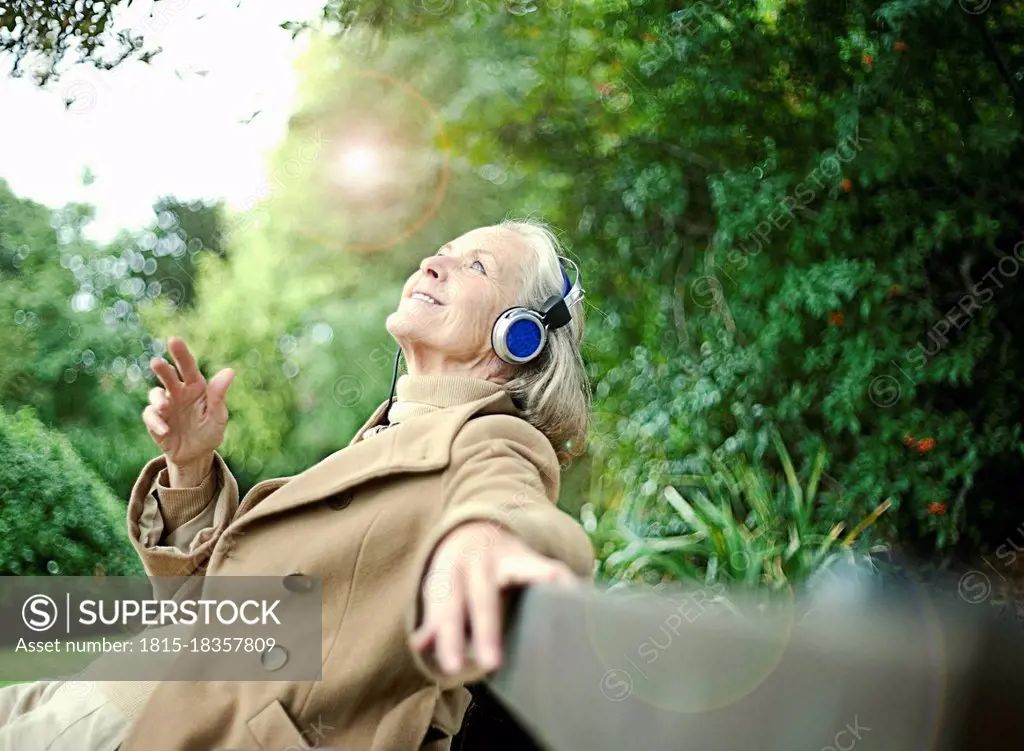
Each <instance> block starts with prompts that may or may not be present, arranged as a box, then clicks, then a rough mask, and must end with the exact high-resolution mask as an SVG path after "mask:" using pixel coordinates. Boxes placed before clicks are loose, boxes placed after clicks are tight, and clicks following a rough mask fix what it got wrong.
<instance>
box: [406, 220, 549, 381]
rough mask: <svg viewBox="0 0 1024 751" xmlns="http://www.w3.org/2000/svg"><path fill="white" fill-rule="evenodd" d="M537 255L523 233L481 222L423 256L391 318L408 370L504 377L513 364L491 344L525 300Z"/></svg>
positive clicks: (502, 378)
mask: <svg viewBox="0 0 1024 751" xmlns="http://www.w3.org/2000/svg"><path fill="white" fill-rule="evenodd" d="M532 254H533V251H532V250H531V249H530V246H529V245H528V244H527V243H526V241H525V240H524V239H523V238H522V236H520V235H519V234H518V233H517V232H514V231H512V230H509V229H503V228H500V227H480V228H478V229H474V230H472V231H470V232H467V233H466V234H464V235H462V236H461V237H457V238H455V239H454V240H452V241H451V242H450V243H447V244H446V245H444V246H443V247H442V248H440V249H439V250H438V251H437V253H436V254H435V255H431V256H428V257H427V258H425V259H424V260H423V262H422V263H421V264H420V268H419V270H418V271H417V272H416V273H415V274H413V275H412V276H411V277H410V278H409V280H408V281H407V282H406V283H405V287H404V288H403V289H402V299H401V301H400V302H399V305H398V309H397V310H396V311H395V312H394V313H392V314H391V315H390V316H388V319H387V329H388V331H389V332H390V333H391V335H392V336H393V337H395V339H396V340H397V341H398V343H399V345H400V346H401V347H402V350H403V352H404V354H405V359H406V363H407V365H408V368H409V372H410V373H412V374H417V373H419V374H425V373H432V374H440V373H460V374H463V375H471V376H474V377H477V378H485V379H488V380H498V381H502V380H506V379H507V376H508V372H507V370H508V369H507V367H506V366H504V364H503V363H502V362H501V360H499V359H498V357H497V355H495V354H494V350H493V349H492V348H491V327H492V326H493V324H494V321H495V319H497V317H498V316H499V315H501V313H502V312H503V311H505V310H507V309H508V308H511V307H513V306H514V305H517V304H519V302H520V300H519V298H520V297H521V294H520V287H521V284H522V279H523V271H524V269H525V268H526V264H527V263H529V261H530V257H531V255H532Z"/></svg>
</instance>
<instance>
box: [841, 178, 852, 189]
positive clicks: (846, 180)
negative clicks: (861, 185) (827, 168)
mask: <svg viewBox="0 0 1024 751" xmlns="http://www.w3.org/2000/svg"><path fill="white" fill-rule="evenodd" d="M839 187H840V188H842V189H843V191H844V192H845V193H849V192H850V191H851V190H853V183H852V182H850V178H848V177H844V178H843V179H842V180H840V181H839Z"/></svg>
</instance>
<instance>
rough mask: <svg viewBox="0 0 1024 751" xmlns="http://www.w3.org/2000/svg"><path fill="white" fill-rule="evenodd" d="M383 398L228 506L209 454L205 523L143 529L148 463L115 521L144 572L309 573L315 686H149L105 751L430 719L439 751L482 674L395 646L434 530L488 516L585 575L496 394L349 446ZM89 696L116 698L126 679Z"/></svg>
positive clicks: (406, 742) (320, 734) (292, 743)
mask: <svg viewBox="0 0 1024 751" xmlns="http://www.w3.org/2000/svg"><path fill="white" fill-rule="evenodd" d="M384 406H385V405H381V406H380V407H379V408H378V409H377V410H376V412H375V413H374V415H373V416H372V417H371V418H370V419H369V420H368V421H367V422H366V424H365V425H364V426H363V427H362V429H360V431H359V432H358V433H357V434H356V437H355V438H354V439H353V440H352V442H351V443H350V444H349V445H348V447H346V448H345V449H342V450H340V451H338V452H336V453H334V454H332V455H330V456H329V457H327V458H326V459H324V460H323V461H321V462H320V463H319V464H317V465H315V466H313V467H311V468H310V469H308V470H306V471H305V472H303V473H301V474H299V475H296V476H294V477H291V478H276V479H271V480H265V481H263V482H260V483H259V484H257V485H256V486H255V487H253V488H252V490H250V491H249V493H248V494H247V495H246V496H245V498H243V499H242V501H241V504H239V502H238V488H237V483H236V482H235V479H234V478H233V477H232V476H231V474H230V472H229V471H228V469H227V466H226V465H225V463H224V461H223V459H222V458H221V456H220V455H219V454H217V455H216V456H215V460H214V473H213V475H214V480H215V482H216V485H215V486H214V488H213V489H211V491H210V492H211V493H213V492H216V494H217V496H216V500H215V503H214V504H213V507H214V508H215V512H216V513H215V514H214V513H213V512H212V511H211V515H212V518H213V526H212V527H207V528H206V529H205V530H200V529H198V527H200V526H202V525H201V524H193V526H194V527H196V528H193V529H189V528H188V525H187V524H186V525H185V526H184V527H183V528H180V529H176V530H174V534H173V535H167V534H162V535H161V534H159V532H160V530H159V529H158V530H157V534H155V535H154V534H152V533H151V532H149V533H147V527H149V526H151V523H152V522H153V520H152V519H142V517H143V515H144V514H145V513H150V512H148V511H147V509H152V508H153V497H152V496H151V494H152V493H153V492H154V489H155V488H156V479H157V476H158V475H161V471H162V470H163V469H164V468H165V466H166V465H165V460H164V459H163V457H159V458H156V459H154V460H152V461H151V462H149V463H148V464H147V465H146V466H145V468H144V469H143V471H142V473H141V475H140V477H139V479H138V481H137V482H136V484H135V486H134V489H133V492H132V497H131V500H130V502H129V506H128V529H129V534H130V536H131V538H132V542H133V544H134V545H135V547H136V549H137V550H138V552H139V555H140V556H141V557H142V560H143V563H144V565H145V567H146V570H147V572H148V573H149V574H150V575H152V576H179V575H183V574H188V575H193V574H194V575H203V574H204V573H205V575H206V576H207V577H212V576H223V575H231V576H243V575H244V576H279V577H282V579H283V577H285V576H288V575H290V574H295V573H301V574H305V575H307V576H310V577H319V578H320V580H321V582H322V583H323V620H322V639H323V644H322V655H323V664H322V675H323V679H322V680H321V681H306V682H285V681H276V682H275V681H272V680H268V681H266V682H262V681H261V682H245V683H232V682H222V683H212V682H211V683H198V682H191V683H188V682H165V683H161V684H158V685H156V686H155V687H153V693H152V695H151V696H150V698H149V699H148V700H147V701H146V702H145V703H144V704H143V705H142V706H141V708H139V709H138V711H137V713H136V716H135V721H134V722H133V724H132V728H131V729H130V731H129V733H128V736H127V738H126V739H125V740H124V743H123V744H122V746H121V747H120V751H160V750H161V749H168V751H170V750H171V749H174V750H175V751H177V750H179V749H204V750H205V749H217V748H233V749H252V748H263V749H278V750H279V751H281V750H283V749H286V748H295V749H302V748H308V747H310V746H316V747H320V748H342V749H360V751H410V750H412V749H417V748H420V747H421V742H422V740H423V738H424V737H425V736H426V735H427V733H428V730H430V728H431V727H433V728H434V729H435V730H433V731H432V733H431V735H432V736H435V735H436V734H437V731H438V730H440V731H441V733H442V734H443V735H444V736H445V737H443V738H441V739H440V740H438V741H434V742H432V743H430V744H429V745H426V746H422V747H423V748H429V749H432V750H435V749H436V750H438V751H440V749H447V748H449V746H450V742H451V741H450V736H452V735H454V734H455V733H456V732H458V729H459V728H460V726H461V723H462V717H463V714H464V712H465V710H466V708H467V705H468V703H469V698H470V696H469V692H468V691H467V690H466V689H465V688H464V686H463V685H462V684H464V683H468V682H473V681H475V680H479V679H480V678H482V677H483V676H484V673H483V671H480V670H479V669H477V668H473V667H470V668H467V669H466V670H465V671H463V672H462V673H460V674H459V675H458V676H455V677H454V678H452V677H445V676H443V675H442V674H441V673H440V672H439V671H438V670H437V667H436V665H435V664H434V662H433V660H432V659H429V658H428V659H423V658H421V656H420V655H417V654H414V653H413V652H412V651H411V650H410V649H409V647H408V645H407V641H406V640H407V637H408V635H409V633H410V632H411V630H412V629H413V628H414V627H415V625H416V621H417V618H418V604H419V590H420V585H421V580H422V575H423V572H424V569H425V566H426V564H427V562H428V558H429V556H430V553H431V552H432V551H433V549H434V547H435V546H436V544H437V543H438V542H439V541H440V539H441V537H442V536H443V535H444V534H445V533H446V532H448V531H449V530H451V529H452V528H453V527H455V526H456V525H458V524H460V523H462V522H466V521H469V520H474V519H487V520H494V521H497V522H500V523H501V524H503V525H504V526H506V527H507V528H509V529H510V530H511V531H513V532H515V533H516V534H518V535H520V536H521V537H522V538H523V539H524V540H525V541H526V542H527V544H528V545H529V546H530V547H531V548H533V549H534V550H536V551H538V552H539V553H541V554H543V555H546V556H549V557H552V558H556V559H559V560H562V561H564V562H565V563H566V564H568V565H569V567H570V568H571V569H572V570H573V571H575V572H576V573H577V574H578V575H580V576H582V577H585V578H589V577H590V576H591V575H592V572H593V557H592V547H591V545H590V541H589V539H588V537H587V535H586V533H585V532H584V531H583V529H582V528H581V527H580V526H579V525H578V524H577V523H576V522H575V520H573V518H572V517H570V516H569V515H568V514H566V513H564V512H562V511H560V510H559V509H557V508H556V506H555V501H556V499H557V498H558V491H559V469H560V468H559V465H558V462H557V459H556V457H555V453H554V451H553V449H552V447H551V444H550V443H549V442H548V441H547V439H546V438H545V437H544V436H543V435H542V434H541V433H540V432H539V431H537V430H536V429H535V428H533V427H532V426H531V425H529V424H528V423H527V422H526V421H524V420H523V419H521V418H520V417H518V416H516V411H515V407H514V406H513V404H512V402H511V400H510V399H509V397H508V396H507V395H506V394H505V393H504V392H503V391H502V392H498V393H496V394H493V395H490V396H487V397H485V398H481V399H477V400H476V401H472V402H469V403H465V404H462V405H459V406H455V407H448V408H445V409H442V410H440V411H436V412H433V413H431V414H428V415H423V416H419V417H415V418H413V419H410V420H407V421H404V422H402V423H400V424H398V425H394V426H392V427H390V428H388V429H386V430H384V431H383V432H380V433H378V434H377V435H373V436H372V437H368V438H366V439H364V440H360V436H361V435H362V434H363V432H364V431H366V430H367V428H370V427H372V426H374V425H376V424H377V423H378V421H379V420H381V418H382V415H383V408H384ZM193 492H194V491H193ZM164 503H165V504H166V499H164ZM194 511H195V509H190V510H189V513H190V514H191V513H193V512H194ZM207 518H211V517H209V516H208V517H207ZM140 521H141V532H140ZM179 521H180V520H179ZM169 526H171V525H170V524H169ZM183 532H184V533H185V534H183ZM140 537H144V538H146V539H140ZM172 537H173V538H176V539H174V540H172V541H171V542H170V543H169V542H168V541H169V539H170V538H172ZM188 538H191V539H188ZM183 539H184V542H182V540H183ZM175 543H177V545H178V547H175ZM282 593H284V590H283V589H282ZM253 659H254V660H258V659H259V657H258V656H256V655H254V657H253ZM268 677H270V676H269V675H268ZM104 690H105V691H108V692H112V696H113V698H114V700H115V702H119V703H120V704H121V705H124V704H131V702H132V700H133V699H132V696H131V695H130V693H131V692H132V691H133V690H135V691H137V690H138V685H137V684H130V683H125V684H106V685H104Z"/></svg>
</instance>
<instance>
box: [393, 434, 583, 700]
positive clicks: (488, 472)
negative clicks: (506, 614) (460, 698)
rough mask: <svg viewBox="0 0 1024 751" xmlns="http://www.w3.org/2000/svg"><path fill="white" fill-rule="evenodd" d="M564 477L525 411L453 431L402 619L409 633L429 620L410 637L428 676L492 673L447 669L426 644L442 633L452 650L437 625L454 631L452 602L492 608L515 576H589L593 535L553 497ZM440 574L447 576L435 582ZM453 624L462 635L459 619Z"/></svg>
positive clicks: (463, 677)
mask: <svg viewBox="0 0 1024 751" xmlns="http://www.w3.org/2000/svg"><path fill="white" fill-rule="evenodd" d="M559 484H560V467H559V465H558V460H557V458H556V456H555V452H554V450H553V449H552V448H551V445H550V443H548V441H547V439H546V438H544V437H543V436H542V435H541V434H540V433H539V432H538V431H536V430H535V429H534V428H532V427H531V426H529V425H528V424H527V423H526V422H524V421H523V420H521V419H519V418H516V417H511V416H504V415H498V416H488V417H484V418H477V419H474V420H471V421H470V422H469V423H468V424H467V426H466V427H465V428H464V429H463V430H462V431H461V432H460V433H459V435H458V436H457V437H456V440H455V442H454V444H453V446H452V461H451V464H450V466H449V468H448V471H447V473H446V480H445V484H444V494H445V513H444V515H443V517H442V518H441V520H440V522H439V523H438V524H437V525H436V526H435V528H434V529H433V530H432V531H431V533H430V535H429V536H428V538H427V539H426V540H425V541H424V543H423V544H422V545H421V548H420V551H419V556H418V559H417V569H416V570H417V571H418V572H419V575H420V577H419V578H420V588H419V589H418V590H417V592H416V594H415V597H414V598H410V600H411V602H410V606H409V609H408V610H407V617H406V632H407V634H409V635H410V636H413V632H414V630H415V629H417V628H418V627H420V626H421V621H424V620H431V619H432V618H433V623H425V624H424V629H425V630H426V631H424V629H420V631H418V632H417V633H416V637H415V638H412V639H411V641H410V645H411V646H412V647H413V656H414V660H415V662H416V665H417V667H418V668H419V669H420V671H421V672H423V673H424V675H426V676H428V677H430V678H431V679H433V680H435V681H438V682H445V683H448V682H455V683H465V682H472V681H474V680H479V679H480V678H482V677H483V676H484V675H485V674H486V673H487V672H488V670H487V669H486V668H484V667H480V666H477V667H470V668H465V669H462V666H461V665H458V666H455V670H454V671H452V670H443V669H441V668H440V666H439V665H438V663H437V660H436V656H435V655H433V654H431V653H430V652H429V651H426V650H425V649H424V648H425V647H426V646H428V645H429V643H430V642H432V641H434V637H436V636H438V635H439V634H440V635H441V642H442V644H441V645H438V646H444V647H446V649H444V651H445V652H447V653H448V654H449V656H450V655H451V652H452V645H451V644H450V643H445V642H446V638H445V636H444V635H443V634H441V632H439V631H437V630H436V629H437V628H438V627H441V630H442V631H448V632H450V631H452V624H450V623H445V621H447V620H450V619H449V618H448V613H447V611H448V610H452V611H455V610H458V611H459V612H462V610H463V606H464V605H465V606H466V607H467V608H469V610H472V605H473V604H474V603H473V602H469V600H474V599H480V600H484V601H486V602H487V603H489V606H488V607H487V608H484V610H488V611H490V610H492V609H493V608H492V607H491V606H492V605H494V604H495V603H496V602H497V598H498V592H497V591H496V590H498V589H500V588H501V587H504V586H510V585H513V584H517V583H520V584H521V583H530V582H537V581H551V582H555V581H573V580H578V579H590V578H592V577H593V571H594V554H593V546H592V544H591V542H590V538H589V537H588V536H587V534H586V532H585V531H584V530H583V528H582V527H581V526H580V525H579V523H578V522H577V521H576V520H575V519H573V518H572V517H571V516H570V515H569V514H567V513H565V512H564V511H562V510H560V509H559V508H558V507H557V506H556V505H555V504H556V501H557V498H558V491H559ZM439 577H440V578H442V579H444V581H443V582H441V583H439V582H438V581H435V579H437V578H439ZM432 590H439V591H440V593H441V594H440V595H438V593H437V592H433V593H432V594H431V591H432ZM453 595H454V596H453ZM424 606H426V607H424ZM431 610H432V611H433V613H431V612H425V611H431ZM470 614H471V615H472V613H470ZM492 621H493V618H488V624H487V629H488V631H495V629H497V630H500V628H498V624H496V623H493V622H492ZM474 625H482V624H474ZM455 630H456V631H458V632H459V633H462V624H461V623H459V624H457V628H455ZM430 631H433V632H434V634H433V636H432V635H431V634H430V633H427V632H430ZM453 673H454V675H453Z"/></svg>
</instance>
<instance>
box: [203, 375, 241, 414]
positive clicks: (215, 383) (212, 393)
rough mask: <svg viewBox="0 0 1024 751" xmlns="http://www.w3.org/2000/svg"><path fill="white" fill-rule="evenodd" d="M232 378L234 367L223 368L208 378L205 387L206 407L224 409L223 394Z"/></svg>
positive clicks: (233, 376)
mask: <svg viewBox="0 0 1024 751" xmlns="http://www.w3.org/2000/svg"><path fill="white" fill-rule="evenodd" d="M234 380H235V370H234V368H224V369H223V370H222V371H220V372H219V373H217V375H215V376H214V377H213V378H211V379H210V384H209V385H208V386H207V387H206V405H207V409H211V410H218V411H219V410H222V409H224V396H225V394H227V392H228V388H229V387H230V386H231V382H232V381H234Z"/></svg>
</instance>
